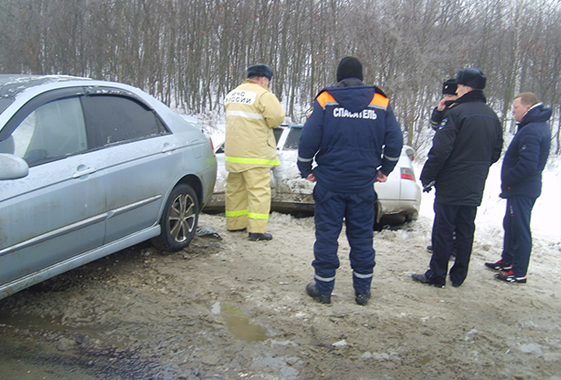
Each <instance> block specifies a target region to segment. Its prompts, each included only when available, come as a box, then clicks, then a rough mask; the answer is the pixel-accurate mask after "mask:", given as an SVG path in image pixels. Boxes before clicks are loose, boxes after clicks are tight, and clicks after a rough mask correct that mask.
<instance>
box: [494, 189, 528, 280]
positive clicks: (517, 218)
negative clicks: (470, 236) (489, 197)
mask: <svg viewBox="0 0 561 380" xmlns="http://www.w3.org/2000/svg"><path fill="white" fill-rule="evenodd" d="M535 203H536V198H532V197H526V196H523V195H517V196H513V197H509V198H507V200H506V213H505V217H504V219H503V228H504V231H505V233H504V241H503V253H502V258H501V260H502V261H504V262H505V263H508V264H512V271H513V272H514V275H515V276H516V277H524V276H526V274H527V272H528V265H529V264H530V254H531V253H532V232H531V230H530V219H531V216H532V209H533V208H534V204H535Z"/></svg>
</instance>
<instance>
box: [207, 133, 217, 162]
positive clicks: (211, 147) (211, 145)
mask: <svg viewBox="0 0 561 380" xmlns="http://www.w3.org/2000/svg"><path fill="white" fill-rule="evenodd" d="M208 139H209V141H210V150H212V155H213V156H214V157H216V152H215V151H214V143H213V142H212V137H210V136H208Z"/></svg>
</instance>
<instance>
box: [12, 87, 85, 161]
mask: <svg viewBox="0 0 561 380" xmlns="http://www.w3.org/2000/svg"><path fill="white" fill-rule="evenodd" d="M9 140H12V141H11V143H10V147H11V149H12V150H13V151H12V152H9V153H12V154H15V155H17V156H19V157H21V158H23V159H24V160H25V161H27V163H28V164H29V166H36V165H39V164H41V163H44V162H48V161H53V160H55V159H58V158H62V157H66V156H68V155H71V154H74V153H78V152H81V151H84V150H86V149H87V147H88V144H87V139H86V127H85V123H84V115H83V113H82V106H81V103H80V99H79V98H78V97H71V98H65V99H59V100H55V101H52V102H49V103H46V104H43V105H42V106H40V107H38V108H36V109H35V110H34V111H33V112H31V113H30V114H29V115H28V116H27V117H26V118H25V119H24V120H23V121H22V122H21V123H20V124H19V125H18V126H17V127H16V128H15V130H14V131H13V132H12V135H11V136H10V138H9Z"/></svg>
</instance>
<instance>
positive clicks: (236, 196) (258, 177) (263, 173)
mask: <svg viewBox="0 0 561 380" xmlns="http://www.w3.org/2000/svg"><path fill="white" fill-rule="evenodd" d="M225 195H226V229H228V230H241V229H243V228H247V230H248V232H252V233H264V232H265V231H266V229H267V221H268V220H269V212H270V210H271V169H270V168H269V167H257V168H252V169H248V170H246V171H243V172H239V173H233V172H229V173H228V177H227V178H226V191H225Z"/></svg>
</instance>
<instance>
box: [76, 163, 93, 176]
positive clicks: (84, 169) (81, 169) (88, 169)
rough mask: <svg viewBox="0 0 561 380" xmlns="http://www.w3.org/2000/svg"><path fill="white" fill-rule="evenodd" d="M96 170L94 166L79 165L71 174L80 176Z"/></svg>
mask: <svg viewBox="0 0 561 380" xmlns="http://www.w3.org/2000/svg"><path fill="white" fill-rule="evenodd" d="M96 171H97V169H96V168H92V167H88V166H86V165H80V166H78V169H76V171H75V172H74V174H73V175H72V178H80V177H83V176H85V175H88V174H92V173H95V172H96Z"/></svg>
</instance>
